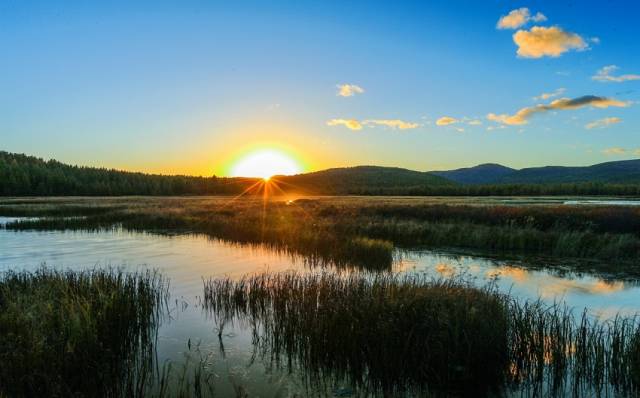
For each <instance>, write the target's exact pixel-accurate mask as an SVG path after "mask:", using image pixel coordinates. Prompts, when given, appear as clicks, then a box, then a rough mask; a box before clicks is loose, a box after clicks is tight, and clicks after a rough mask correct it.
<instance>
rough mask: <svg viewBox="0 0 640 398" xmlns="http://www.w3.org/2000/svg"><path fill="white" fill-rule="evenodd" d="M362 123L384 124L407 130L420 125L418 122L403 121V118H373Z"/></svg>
mask: <svg viewBox="0 0 640 398" xmlns="http://www.w3.org/2000/svg"><path fill="white" fill-rule="evenodd" d="M362 124H369V125H370V124H374V125H379V126H386V127H390V128H392V129H396V128H397V129H400V130H409V129H415V128H418V127H420V125H419V124H418V123H412V122H405V121H404V120H399V119H373V120H365V121H364V122H362Z"/></svg>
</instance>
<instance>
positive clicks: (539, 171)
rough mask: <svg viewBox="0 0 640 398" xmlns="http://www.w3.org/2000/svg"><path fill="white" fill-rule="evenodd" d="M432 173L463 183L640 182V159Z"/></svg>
mask: <svg viewBox="0 0 640 398" xmlns="http://www.w3.org/2000/svg"><path fill="white" fill-rule="evenodd" d="M430 173H431V174H434V175H437V176H441V177H444V178H447V179H449V180H451V181H454V182H458V183H460V184H467V185H471V184H566V183H587V182H588V183H612V184H613V183H615V184H629V183H640V159H634V160H621V161H615V162H606V163H599V164H595V165H593V166H586V167H566V166H545V167H529V168H524V169H520V170H516V169H511V168H509V167H505V166H502V165H499V164H493V163H487V164H481V165H478V166H475V167H468V168H463V169H456V170H446V171H431V172H430Z"/></svg>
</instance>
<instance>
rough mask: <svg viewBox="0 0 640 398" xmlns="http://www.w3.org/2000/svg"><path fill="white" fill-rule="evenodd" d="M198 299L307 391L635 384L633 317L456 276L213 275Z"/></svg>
mask: <svg viewBox="0 0 640 398" xmlns="http://www.w3.org/2000/svg"><path fill="white" fill-rule="evenodd" d="M204 300H205V310H206V311H207V313H208V314H210V315H211V316H212V317H214V318H215V319H216V320H217V322H218V324H219V325H224V324H228V323H230V322H239V323H240V324H242V325H249V327H251V329H252V332H253V335H254V344H255V347H256V355H257V356H259V357H261V358H263V360H266V361H267V362H268V363H269V364H271V365H272V366H275V367H277V368H281V369H285V370H288V371H290V372H294V371H295V372H300V373H302V374H303V375H304V377H305V381H306V382H307V385H308V386H309V388H310V389H312V390H313V389H316V390H318V389H320V390H322V389H324V390H326V388H324V387H323V385H324V383H326V380H346V381H347V382H348V383H350V384H351V385H353V386H354V387H355V388H356V389H357V390H358V391H360V392H366V394H372V395H381V396H390V395H402V394H418V395H422V394H434V395H440V394H444V395H450V394H451V395H463V396H483V395H487V396H488V395H492V394H497V395H500V394H503V393H505V392H506V391H515V392H519V393H520V394H523V395H524V396H558V397H560V396H568V395H572V396H575V397H580V396H585V395H596V396H599V395H602V396H606V395H609V396H611V395H615V396H636V394H638V393H639V392H640V390H639V388H640V384H639V383H638V382H639V381H640V373H639V372H640V368H639V366H638V364H639V363H640V360H639V358H640V357H639V347H640V327H639V324H638V321H637V319H636V318H633V317H631V318H623V317H616V318H614V319H613V320H610V321H606V322H599V321H598V320H597V319H595V318H594V317H592V316H590V315H589V314H587V313H586V312H585V313H582V314H581V315H579V316H575V315H574V314H573V312H572V311H571V310H570V309H569V308H567V307H566V306H564V305H561V304H558V303H552V304H545V303H543V302H542V301H534V302H519V301H517V300H515V299H513V298H511V297H509V296H507V295H504V294H500V293H498V292H497V291H496V290H495V289H494V288H493V287H491V286H487V287H483V288H476V287H472V286H471V285H470V284H469V283H467V282H465V281H463V280H447V281H443V280H430V279H426V278H423V277H417V276H404V277H400V276H393V275H390V274H382V275H373V276H372V275H361V274H357V273H352V274H349V275H342V276H340V275H336V274H327V273H314V274H305V275H302V274H297V273H280V274H258V275H253V276H247V277H245V278H242V279H240V280H236V281H234V280H231V279H228V278H221V279H210V280H208V281H206V282H205V285H204ZM366 394H365V395H366Z"/></svg>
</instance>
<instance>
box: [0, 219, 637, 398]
mask: <svg viewBox="0 0 640 398" xmlns="http://www.w3.org/2000/svg"><path fill="white" fill-rule="evenodd" d="M8 220H9V219H7V218H0V223H4V222H6V221H8ZM43 264H44V265H46V266H47V267H56V268H62V269H74V270H80V269H90V268H94V267H107V266H114V267H123V268H124V269H126V270H138V269H146V268H152V269H158V270H160V271H161V272H162V274H163V275H164V276H166V277H167V278H169V279H170V284H171V285H170V286H171V303H170V317H168V318H167V319H166V320H165V321H164V322H163V324H162V326H161V327H160V330H159V335H158V359H159V361H160V363H164V362H165V361H166V360H172V361H177V362H180V361H184V359H185V355H191V356H193V355H195V353H196V352H197V351H198V350H199V354H198V355H201V356H202V357H204V358H206V360H207V361H208V362H210V367H211V368H212V369H213V371H214V373H215V375H216V378H217V379H216V392H217V393H218V394H220V396H227V395H234V394H235V391H237V389H238V388H242V389H244V390H245V391H246V392H247V393H248V394H249V395H250V396H292V395H294V394H295V393H296V392H298V393H300V392H301V391H302V388H303V386H302V385H300V381H299V380H298V379H297V378H296V377H295V376H291V375H288V374H286V373H284V372H278V371H275V370H274V369H271V368H269V367H268V366H266V365H265V364H263V363H261V362H260V360H254V359H253V358H252V354H253V347H252V340H251V338H252V336H251V333H250V332H249V331H248V330H246V328H243V327H240V326H238V325H235V326H227V327H225V329H224V335H223V338H222V341H223V343H224V352H222V351H221V347H220V341H219V339H218V335H217V331H216V329H215V328H216V325H215V322H214V321H213V320H211V319H209V318H208V317H207V316H206V315H205V312H204V311H203V309H202V306H201V298H202V295H203V279H208V278H210V277H216V276H231V277H233V278H236V277H240V276H242V275H245V274H248V273H256V272H262V271H270V272H277V271H284V270H291V269H295V270H300V271H305V272H306V271H308V270H310V269H311V267H310V265H309V263H308V262H307V261H305V259H304V258H301V257H296V256H292V255H288V254H285V253H278V252H275V251H273V250H270V249H266V248H263V247H261V246H247V245H237V244H230V243H226V242H223V241H220V240H216V239H211V238H208V237H206V236H202V235H175V236H167V235H156V234H150V233H140V232H129V231H125V230H118V229H115V230H111V231H102V232H77V231H68V232H57V231H45V232H41V231H38V232H35V231H22V232H14V231H8V230H4V229H0V271H6V270H10V269H13V270H35V269H37V268H38V267H41V266H42V265H43ZM545 265H547V264H546V263H545V262H544V261H542V260H541V261H540V262H539V263H538V264H537V266H536V261H535V260H530V259H528V260H526V262H525V261H519V260H513V261H507V260H499V259H491V258H485V257H480V256H474V255H470V254H459V253H452V252H443V251H437V252H435V251H428V250H403V251H401V252H400V251H398V253H397V254H396V261H395V264H394V267H393V269H394V272H400V273H419V274H425V275H427V276H432V277H434V278H449V277H453V276H456V275H458V276H459V275H463V277H464V278H469V279H472V280H473V281H474V283H476V284H478V285H486V284H487V283H489V282H490V281H494V282H495V283H496V286H497V287H498V288H499V289H500V290H501V291H504V292H510V293H511V294H512V295H514V296H516V297H520V298H525V299H536V298H538V297H541V298H542V299H543V300H546V301H549V302H553V301H558V302H564V303H566V304H567V305H568V306H570V307H573V308H574V309H575V311H576V313H578V312H581V311H582V310H583V309H585V308H588V309H589V311H590V313H591V314H593V316H595V317H600V318H611V317H613V316H615V314H617V313H624V314H635V313H636V312H638V311H639V310H640V304H639V303H640V285H639V284H638V283H637V282H636V281H635V280H634V279H633V278H629V277H625V278H623V277H616V276H611V275H606V276H601V275H597V274H589V273H582V274H581V273H577V272H575V271H573V269H574V268H572V267H570V266H569V265H566V266H563V264H554V265H553V266H552V267H546V266H545ZM189 345H190V346H191V350H189V348H188V346H189ZM194 347H196V348H197V349H196V348H194ZM340 388H341V387H340V386H336V389H337V390H336V391H338V392H337V393H336V394H338V395H340V394H341V393H340V391H342V390H340Z"/></svg>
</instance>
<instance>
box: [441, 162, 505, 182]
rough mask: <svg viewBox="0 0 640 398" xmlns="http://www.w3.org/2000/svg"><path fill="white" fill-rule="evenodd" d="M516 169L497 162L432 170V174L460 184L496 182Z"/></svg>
mask: <svg viewBox="0 0 640 398" xmlns="http://www.w3.org/2000/svg"><path fill="white" fill-rule="evenodd" d="M515 171H516V169H512V168H510V167H506V166H503V165H500V164H495V163H484V164H480V165H478V166H474V167H466V168H462V169H455V170H447V171H432V172H431V174H433V175H437V176H440V177H444V178H446V179H448V180H451V181H455V182H458V183H460V184H494V183H495V182H497V181H499V180H500V179H502V178H503V177H505V176H508V175H509V174H512V173H513V172H515Z"/></svg>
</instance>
